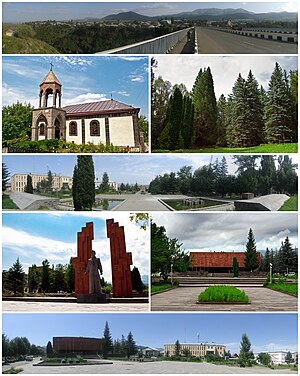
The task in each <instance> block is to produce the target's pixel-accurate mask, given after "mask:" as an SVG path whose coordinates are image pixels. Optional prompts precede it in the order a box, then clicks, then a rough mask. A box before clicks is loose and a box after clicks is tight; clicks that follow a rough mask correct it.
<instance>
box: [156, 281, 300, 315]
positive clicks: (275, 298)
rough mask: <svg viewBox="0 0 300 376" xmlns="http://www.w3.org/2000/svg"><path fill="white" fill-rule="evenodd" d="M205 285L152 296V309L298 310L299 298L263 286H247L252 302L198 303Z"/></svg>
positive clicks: (245, 289)
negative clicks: (229, 303) (228, 303)
mask: <svg viewBox="0 0 300 376" xmlns="http://www.w3.org/2000/svg"><path fill="white" fill-rule="evenodd" d="M204 290H205V287H178V288H176V289H173V290H170V291H166V292H163V293H159V294H155V295H152V296H151V311H236V312H240V311H248V312H249V311H251V312H252V311H260V312H263V311H268V312H269V311H270V312H273V311H297V309H298V305H297V301H298V299H297V298H295V297H293V296H290V295H287V294H283V293H280V292H277V291H273V290H270V289H267V288H263V287H245V288H243V289H242V290H244V291H245V293H246V294H247V295H248V297H249V300H250V303H251V304H232V305H227V304H226V305H222V304H197V303H196V302H197V298H198V295H199V294H200V293H201V292H202V291H204Z"/></svg>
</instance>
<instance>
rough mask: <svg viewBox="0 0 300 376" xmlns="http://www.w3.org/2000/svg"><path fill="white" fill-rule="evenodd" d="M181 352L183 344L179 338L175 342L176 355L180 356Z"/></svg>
mask: <svg viewBox="0 0 300 376" xmlns="http://www.w3.org/2000/svg"><path fill="white" fill-rule="evenodd" d="M180 353H181V346H180V343H179V340H177V341H176V342H175V353H174V355H175V356H176V357H177V358H178V357H179V356H180Z"/></svg>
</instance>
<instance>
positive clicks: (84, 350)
mask: <svg viewBox="0 0 300 376" xmlns="http://www.w3.org/2000/svg"><path fill="white" fill-rule="evenodd" d="M102 342H103V339H100V338H87V337H53V350H54V351H55V352H56V353H57V354H68V353H73V354H74V353H75V354H82V355H97V354H100V353H101V346H102Z"/></svg>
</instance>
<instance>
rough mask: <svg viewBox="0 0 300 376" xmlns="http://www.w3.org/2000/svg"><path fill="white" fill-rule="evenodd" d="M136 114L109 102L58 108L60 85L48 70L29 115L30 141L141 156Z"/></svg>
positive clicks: (127, 107)
mask: <svg viewBox="0 0 300 376" xmlns="http://www.w3.org/2000/svg"><path fill="white" fill-rule="evenodd" d="M51 97H52V102H51ZM50 102H51V103H50ZM139 111H140V109H139V108H135V107H132V106H130V105H127V104H124V103H121V102H118V101H115V100H113V99H111V100H105V101H98V102H93V103H82V104H75V105H69V106H65V107H62V84H61V83H60V81H59V80H58V78H57V77H56V75H55V74H54V72H53V70H52V67H51V69H50V71H49V72H48V74H47V75H46V77H45V78H44V79H43V81H42V82H41V84H40V90H39V106H38V108H37V109H34V110H33V111H32V126H31V139H32V141H40V140H45V139H48V140H51V139H62V140H65V141H68V142H73V143H75V144H80V145H81V144H95V145H99V144H100V143H102V144H104V145H110V144H112V145H114V146H117V147H119V148H125V149H129V150H131V151H141V152H143V151H144V147H145V146H144V141H143V135H142V134H141V132H140V131H139V128H138V114H139Z"/></svg>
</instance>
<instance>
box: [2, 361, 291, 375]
mask: <svg viewBox="0 0 300 376" xmlns="http://www.w3.org/2000/svg"><path fill="white" fill-rule="evenodd" d="M33 363H38V361H36V360H34V361H33ZM33 363H32V362H25V361H23V362H17V363H13V364H12V366H13V367H14V368H23V370H24V371H23V372H22V374H34V373H35V374H45V373H46V374H47V373H51V374H109V373H111V374H267V373H268V374H282V373H283V371H282V370H271V369H270V368H266V367H251V368H240V367H234V366H224V365H215V364H210V363H205V362H203V363H189V362H168V361H157V362H141V363H140V362H130V361H121V360H119V361H115V360H113V364H99V365H76V366H75V365H72V366H33ZM9 368H10V366H4V367H3V371H5V370H6V369H9ZM284 373H285V374H287V373H294V374H296V372H293V371H290V370H289V369H285V370H284Z"/></svg>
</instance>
